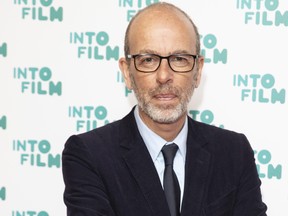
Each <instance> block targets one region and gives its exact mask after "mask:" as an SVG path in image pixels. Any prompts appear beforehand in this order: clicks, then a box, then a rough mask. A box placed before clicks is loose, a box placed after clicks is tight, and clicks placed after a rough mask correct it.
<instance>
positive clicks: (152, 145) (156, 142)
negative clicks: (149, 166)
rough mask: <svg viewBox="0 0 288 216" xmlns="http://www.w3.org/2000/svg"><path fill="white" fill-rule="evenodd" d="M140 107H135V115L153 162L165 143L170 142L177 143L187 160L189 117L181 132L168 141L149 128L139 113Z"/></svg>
mask: <svg viewBox="0 0 288 216" xmlns="http://www.w3.org/2000/svg"><path fill="white" fill-rule="evenodd" d="M138 109H139V107H138V106H137V107H136V108H135V109H134V116H135V119H136V123H137V126H138V130H139V132H140V134H141V136H142V138H143V140H144V143H145V145H146V146H147V149H148V151H149V153H150V155H151V158H152V160H153V162H154V161H155V160H156V159H157V157H158V155H159V153H160V152H161V149H162V147H163V146H164V145H165V144H170V143H176V144H177V145H178V147H179V151H180V154H181V156H182V157H183V159H184V161H185V158H186V157H185V156H186V143H187V134H188V121H187V117H186V119H185V122H184V126H183V128H182V129H181V131H180V133H179V134H178V135H177V137H176V138H175V139H174V140H173V141H172V142H167V141H166V140H164V139H163V138H161V137H160V136H159V135H157V134H156V133H154V132H153V131H152V130H151V129H149V128H148V127H147V126H146V125H145V123H144V122H143V121H142V119H141V117H140V115H139V110H138Z"/></svg>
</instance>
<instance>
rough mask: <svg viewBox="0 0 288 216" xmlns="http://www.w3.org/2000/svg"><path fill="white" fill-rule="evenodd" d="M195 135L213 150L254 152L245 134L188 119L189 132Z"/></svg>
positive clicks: (233, 152)
mask: <svg viewBox="0 0 288 216" xmlns="http://www.w3.org/2000/svg"><path fill="white" fill-rule="evenodd" d="M190 131H191V133H192V136H196V137H197V139H198V140H201V142H202V143H206V147H207V149H210V150H211V151H214V152H222V153H223V152H227V153H228V152H230V153H232V154H237V153H241V152H242V153H245V152H246V154H247V153H248V154H254V153H253V150H252V147H251V145H250V143H249V141H248V139H247V137H246V135H245V134H243V133H241V132H237V131H233V130H229V129H224V128H220V127H216V126H213V125H208V124H205V123H202V122H197V121H195V120H193V119H189V132H190Z"/></svg>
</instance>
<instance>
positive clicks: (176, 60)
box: [127, 53, 199, 73]
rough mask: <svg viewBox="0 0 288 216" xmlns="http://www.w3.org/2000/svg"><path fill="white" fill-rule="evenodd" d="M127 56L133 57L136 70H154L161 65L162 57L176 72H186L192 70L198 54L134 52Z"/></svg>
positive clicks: (145, 71) (144, 71)
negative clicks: (163, 54) (166, 54)
mask: <svg viewBox="0 0 288 216" xmlns="http://www.w3.org/2000/svg"><path fill="white" fill-rule="evenodd" d="M127 57H128V58H130V59H131V58H134V65H135V68H136V70H138V71H140V72H143V73H151V72H155V71H156V70H157V69H158V68H159V67H160V65H161V61H162V59H167V61H168V64H169V66H170V68H171V69H172V70H173V71H174V72H177V73H187V72H190V71H192V70H193V68H194V65H195V60H196V59H198V58H199V55H192V54H186V53H184V54H173V55H169V56H160V55H156V54H136V55H128V56H127Z"/></svg>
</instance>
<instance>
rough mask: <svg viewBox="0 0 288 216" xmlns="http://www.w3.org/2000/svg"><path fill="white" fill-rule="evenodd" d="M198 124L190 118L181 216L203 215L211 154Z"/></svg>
mask: <svg viewBox="0 0 288 216" xmlns="http://www.w3.org/2000/svg"><path fill="white" fill-rule="evenodd" d="M196 124H197V123H195V122H194V121H193V120H192V119H190V118H189V123H188V138H187V152H186V162H185V187H184V195H183V202H182V210H181V216H188V215H189V216H199V215H201V209H202V203H203V198H204V192H205V188H206V184H207V176H208V172H209V165H210V153H209V152H207V151H206V150H205V149H204V145H206V144H207V142H206V141H205V139H204V136H203V134H202V131H201V130H200V129H199V126H197V125H196Z"/></svg>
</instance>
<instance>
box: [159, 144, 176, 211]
mask: <svg viewBox="0 0 288 216" xmlns="http://www.w3.org/2000/svg"><path fill="white" fill-rule="evenodd" d="M177 150H178V146H177V145H176V144H175V143H173V144H170V145H165V146H164V147H163V148H162V150H161V151H162V153H163V156H164V160H165V170H164V180H163V186H164V193H165V196H166V200H167V203H168V206H169V210H170V214H171V216H179V215H180V193H181V192H180V187H179V183H178V179H177V176H176V174H175V172H174V170H173V160H174V157H175V154H176V152H177Z"/></svg>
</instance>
